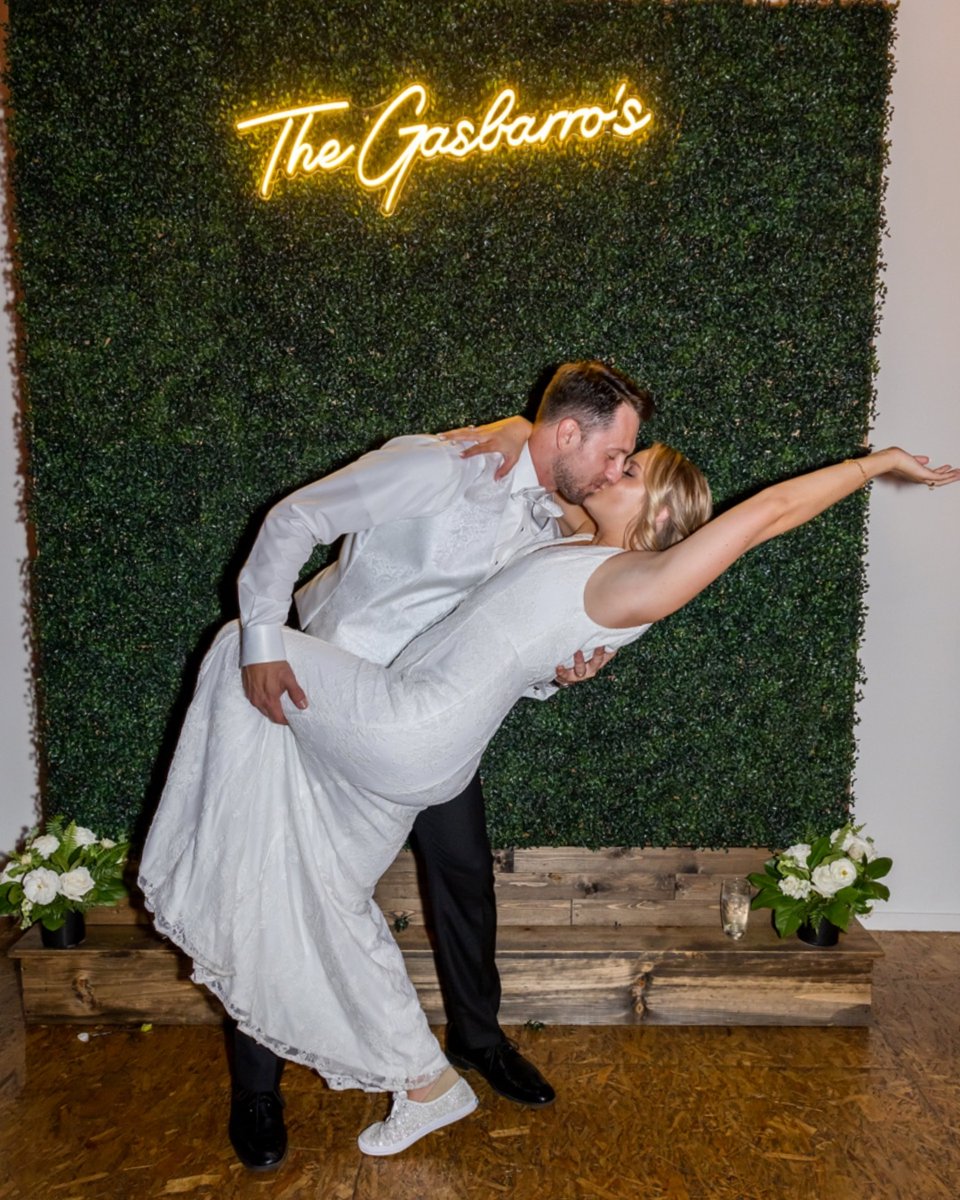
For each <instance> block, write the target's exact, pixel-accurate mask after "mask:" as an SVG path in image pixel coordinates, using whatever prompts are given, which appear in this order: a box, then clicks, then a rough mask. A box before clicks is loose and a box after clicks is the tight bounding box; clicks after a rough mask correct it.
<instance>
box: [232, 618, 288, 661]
mask: <svg viewBox="0 0 960 1200" xmlns="http://www.w3.org/2000/svg"><path fill="white" fill-rule="evenodd" d="M286 657H287V651H286V648H285V647H284V644H283V626H282V625H248V626H246V627H245V628H244V629H243V630H242V632H241V634H240V666H241V667H249V666H252V665H253V664H254V663H265V662H284V661H286Z"/></svg>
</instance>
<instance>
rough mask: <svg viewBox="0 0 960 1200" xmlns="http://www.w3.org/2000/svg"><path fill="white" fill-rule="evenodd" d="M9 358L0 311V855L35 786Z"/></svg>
mask: <svg viewBox="0 0 960 1200" xmlns="http://www.w3.org/2000/svg"><path fill="white" fill-rule="evenodd" d="M0 269H2V270H3V271H4V272H5V273H6V272H7V271H8V269H9V264H8V262H7V260H6V256H5V255H4V256H3V257H2V258H0ZM9 303H10V301H9V298H7V305H9ZM12 358H13V330H12V328H11V322H10V313H9V312H8V311H7V308H6V307H4V309H3V310H2V311H0V856H2V855H3V853H4V852H5V851H7V850H10V849H12V847H13V845H14V843H15V842H16V841H17V839H18V837H19V836H20V834H21V832H22V831H23V829H24V827H25V826H29V825H32V824H33V822H34V819H35V804H34V797H35V792H36V788H37V785H36V766H35V763H34V758H33V753H32V748H31V741H30V725H31V720H30V715H29V714H30V701H29V692H30V687H29V675H28V671H29V659H28V654H27V647H26V632H25V624H24V622H25V618H26V612H25V608H24V596H23V576H22V564H23V562H24V559H25V558H26V553H27V547H26V536H25V534H24V529H23V526H22V525H21V524H20V522H19V521H18V519H17V500H18V486H17V465H18V459H19V451H18V445H17V436H16V429H15V403H14V395H13V387H14V385H13V369H12V366H13V363H12Z"/></svg>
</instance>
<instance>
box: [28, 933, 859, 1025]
mask: <svg viewBox="0 0 960 1200" xmlns="http://www.w3.org/2000/svg"><path fill="white" fill-rule="evenodd" d="M397 940H398V942H399V944H400V946H401V948H402V950H403V953H404V958H405V961H406V964H407V969H408V970H409V972H410V976H411V978H412V979H413V982H414V984H415V985H416V987H417V991H418V993H419V995H420V999H421V1002H422V1003H423V1006H424V1009H425V1011H426V1013H427V1016H428V1017H429V1018H430V1020H431V1021H433V1022H438V1023H439V1022H442V1021H443V1006H442V1001H441V995H440V988H439V984H438V981H437V976H436V971H435V968H434V963H433V955H432V951H431V948H430V942H429V938H428V936H427V932H426V930H425V929H424V928H423V927H422V926H410V927H409V928H407V929H406V930H403V931H402V932H400V933H398V934H397ZM880 953H881V952H880V950H879V947H878V946H877V944H876V942H875V941H874V939H873V938H872V937H871V935H870V934H869V933H867V932H866V931H865V930H864V929H862V928H861V927H860V926H855V927H854V928H852V929H851V931H850V932H849V933H848V934H847V935H846V936H845V937H844V938H842V939H841V943H840V945H839V946H836V947H833V948H831V949H829V950H821V951H817V950H814V949H811V948H810V947H807V946H805V945H804V944H803V943H801V942H799V941H797V940H796V939H790V940H788V941H781V940H780V939H778V938H777V937H776V936H775V934H774V933H773V931H772V930H771V929H770V928H769V926H768V925H766V924H765V922H756V921H755V922H754V924H753V925H752V926H751V927H750V928H749V929H748V931H747V933H746V935H745V936H744V938H743V939H742V940H741V941H739V942H732V941H730V940H729V939H727V938H725V937H724V936H723V934H722V932H721V931H720V930H719V928H716V929H707V928H705V927H703V926H700V925H694V926H690V927H688V928H683V927H677V926H664V927H656V926H629V927H621V928H619V929H617V928H603V929H601V928H598V927H582V926H581V927H567V928H563V927H557V926H550V925H541V926H508V927H507V928H505V929H503V930H502V931H501V935H500V938H499V942H498V956H497V957H498V964H499V967H500V972H501V977H502V980H503V993H504V995H503V1004H502V1008H501V1014H500V1017H501V1021H502V1022H503V1023H504V1024H507V1025H514V1024H523V1023H524V1022H526V1021H543V1022H545V1023H550V1024H566V1025H579V1024H590V1025H608V1024H650V1025H676V1024H686V1025H861V1024H865V1023H867V1021H868V1020H869V1014H870V1002H871V971H872V966H873V962H874V960H875V959H876V958H877V957H878V956H879V955H880ZM12 955H13V957H15V958H16V959H17V961H18V962H19V965H20V971H21V982H22V990H23V1003H24V1011H25V1014H26V1018H27V1020H28V1021H30V1022H57V1021H74V1022H77V1021H79V1022H86V1023H91V1022H96V1023H114V1024H126V1023H139V1022H141V1021H152V1022H155V1023H159V1024H204V1023H210V1022H216V1021H218V1020H220V1019H221V1017H222V1012H221V1010H220V1008H219V1006H218V1005H217V1003H216V1001H214V1000H213V998H212V997H210V996H209V994H208V993H207V992H206V991H205V990H204V989H202V988H198V987H196V986H195V985H194V984H193V983H191V982H190V978H189V976H190V963H189V960H188V959H187V958H186V957H185V956H184V955H183V954H181V953H180V951H178V950H177V949H176V948H174V947H173V946H171V945H170V943H168V942H166V941H164V940H163V939H162V938H160V937H159V936H158V935H157V934H155V933H154V932H153V931H152V930H150V929H148V928H146V927H144V926H137V925H120V924H103V925H98V924H91V925H89V926H88V934H87V939H86V941H85V943H84V944H83V945H82V946H80V947H78V948H77V949H74V950H69V951H65V950H48V949H46V948H45V947H43V945H42V944H41V942H40V935H39V931H38V930H37V929H35V928H34V929H31V930H29V931H28V932H27V933H26V934H25V935H24V937H23V938H22V939H21V941H20V942H19V943H18V944H17V945H16V946H15V947H14V949H13V951H12Z"/></svg>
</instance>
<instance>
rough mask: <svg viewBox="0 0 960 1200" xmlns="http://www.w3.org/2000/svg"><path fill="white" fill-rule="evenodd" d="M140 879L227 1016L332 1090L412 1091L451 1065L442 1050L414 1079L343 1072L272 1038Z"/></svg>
mask: <svg viewBox="0 0 960 1200" xmlns="http://www.w3.org/2000/svg"><path fill="white" fill-rule="evenodd" d="M137 882H138V885H139V887H140V890H141V891H142V892H143V898H144V902H145V903H146V906H147V908H148V909H149V910H150V912H151V913H152V915H153V924H154V927H155V928H156V930H157V932H158V933H159V934H161V935H162V936H163V937H165V938H168V939H169V940H170V941H171V942H174V943H176V945H178V946H179V947H180V949H181V950H182V951H183V952H184V953H185V954H186V955H188V956H189V957H190V958H191V959H193V973H192V974H191V976H190V978H191V979H192V980H193V982H194V983H199V984H202V985H203V986H204V987H205V988H207V989H208V991H211V992H212V993H213V994H214V995H215V996H216V997H217V999H218V1000H219V1001H220V1003H221V1004H222V1005H223V1007H224V1008H225V1009H226V1011H227V1013H228V1015H229V1016H230V1017H232V1018H233V1020H234V1021H236V1023H237V1028H238V1029H239V1030H240V1031H241V1032H242V1033H245V1034H247V1036H248V1037H251V1038H253V1040H254V1041H255V1042H257V1043H258V1044H259V1045H261V1046H266V1047H267V1049H268V1050H272V1051H273V1053H274V1054H276V1055H278V1056H279V1057H280V1058H285V1059H288V1060H289V1061H290V1062H295V1063H300V1064H301V1066H304V1067H310V1068H311V1070H314V1071H316V1072H317V1074H318V1075H320V1076H321V1077H322V1079H323V1080H324V1082H325V1083H326V1085H327V1086H328V1087H329V1088H330V1089H331V1090H332V1091H335V1092H343V1091H347V1090H349V1089H352V1088H359V1089H360V1090H361V1091H364V1092H399V1091H411V1090H413V1089H414V1088H419V1087H424V1086H425V1085H426V1084H428V1083H430V1082H432V1080H434V1079H436V1078H437V1076H438V1075H440V1074H441V1073H442V1072H443V1070H444V1069H445V1068H446V1067H448V1066H449V1065H450V1064H449V1061H448V1060H447V1058H446V1056H445V1055H444V1054H443V1052H442V1051H441V1052H440V1054H439V1056H438V1057H437V1059H436V1061H435V1062H434V1063H432V1064H431V1065H430V1068H429V1069H428V1070H427V1071H425V1072H424V1073H423V1074H422V1075H417V1076H415V1077H413V1078H412V1079H411V1078H407V1079H400V1078H395V1077H391V1076H387V1075H362V1076H361V1075H351V1074H348V1073H346V1072H345V1071H344V1069H343V1064H342V1063H335V1062H334V1061H333V1060H331V1059H328V1058H325V1057H324V1056H323V1055H322V1054H315V1053H314V1052H313V1051H312V1050H301V1049H300V1048H299V1047H298V1046H292V1045H290V1044H289V1043H288V1042H285V1041H281V1040H280V1039H278V1038H275V1037H271V1036H270V1034H268V1033H267V1032H266V1031H265V1030H264V1029H262V1028H261V1027H260V1026H259V1025H258V1024H256V1022H254V1021H251V1020H250V1015H249V1013H246V1012H244V1010H243V1009H242V1008H240V1007H239V1006H238V1005H236V1004H234V1003H233V1001H232V1000H231V999H230V997H229V996H228V995H227V994H226V990H225V986H224V981H223V979H222V978H221V976H223V975H224V974H225V972H220V973H219V974H218V972H217V971H216V970H215V969H214V968H213V967H210V966H204V965H203V963H202V962H201V961H200V959H201V956H200V952H199V950H197V948H196V947H195V946H193V945H192V943H191V941H190V938H189V936H188V935H187V932H186V930H185V929H184V927H183V925H182V924H179V923H171V922H169V921H167V920H166V919H165V918H164V916H163V914H162V913H161V912H160V911H159V910H158V909H157V907H156V903H155V900H154V888H153V887H152V886H151V885H150V884H149V883H148V882H147V881H146V880H145V879H143V878H141V879H139V880H138V881H137Z"/></svg>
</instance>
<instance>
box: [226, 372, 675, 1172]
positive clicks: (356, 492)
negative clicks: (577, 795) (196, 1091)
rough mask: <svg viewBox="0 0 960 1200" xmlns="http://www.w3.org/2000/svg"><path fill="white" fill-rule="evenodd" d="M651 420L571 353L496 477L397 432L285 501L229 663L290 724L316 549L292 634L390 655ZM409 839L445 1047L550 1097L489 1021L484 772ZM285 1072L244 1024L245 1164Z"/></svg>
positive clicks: (642, 397) (545, 525)
mask: <svg viewBox="0 0 960 1200" xmlns="http://www.w3.org/2000/svg"><path fill="white" fill-rule="evenodd" d="M652 415H653V402H652V399H651V397H650V395H649V393H648V392H646V391H644V390H643V389H641V388H639V387H637V385H636V384H635V383H633V382H632V380H630V379H628V378H627V376H626V375H624V374H623V373H622V372H620V371H618V370H616V369H615V368H613V367H609V366H606V365H605V364H604V363H601V362H598V361H594V360H591V361H586V362H576V363H566V364H564V365H563V366H561V367H560V368H558V370H557V371H556V373H555V374H554V376H553V378H552V379H551V381H550V383H549V385H548V386H547V388H546V391H545V392H544V395H543V400H542V402H541V404H540V408H539V410H538V413H537V417H536V420H535V422H534V425H533V429H532V432H531V434H530V439H529V441H528V443H527V445H526V447H525V448H524V450H523V451H522V453H521V455H520V459H519V461H518V462H517V464H516V466H515V467H514V468H513V470H512V471H511V472H510V473H509V475H508V476H507V477H506V478H505V479H503V480H501V481H497V480H495V479H494V474H495V472H496V469H497V464H496V462H495V461H492V460H491V458H490V457H489V456H477V457H473V458H468V459H464V458H462V457H461V456H460V451H459V447H458V446H456V445H454V444H452V443H450V442H444V441H442V440H440V439H438V438H434V437H427V436H413V437H401V438H395V439H394V440H393V441H391V442H388V443H387V444H386V445H385V446H384V447H383V448H382V449H380V450H375V451H373V452H371V453H369V454H365V455H363V456H362V457H361V458H360V459H358V460H357V461H356V462H355V463H352V464H351V465H350V466H348V467H345V468H344V469H343V470H340V471H335V472H334V473H333V474H331V475H328V476H326V477H325V478H323V479H321V480H319V481H318V482H316V483H313V484H310V485H308V486H307V487H305V488H302V489H300V491H298V492H295V493H293V495H291V496H288V497H287V498H286V499H285V500H283V501H281V502H280V503H279V504H278V505H276V506H275V507H274V508H273V509H272V510H271V511H270V513H269V514H268V515H267V518H266V520H265V522H264V524H263V526H262V528H261V530H260V532H259V534H258V536H257V540H256V543H255V544H254V547H253V550H252V551H251V554H250V557H249V558H248V560H247V562H246V564H245V565H244V567H243V570H242V571H241V573H240V577H239V599H240V620H241V625H242V629H243V636H242V652H241V660H240V661H241V665H242V669H243V684H244V689H245V691H246V695H247V697H248V699H249V700H250V702H251V704H253V705H254V706H255V707H256V708H258V709H259V710H260V712H262V713H263V714H264V716H265V717H267V718H269V719H270V720H271V721H275V722H278V723H280V724H285V723H286V720H285V718H284V715H283V710H282V707H281V699H282V698H283V697H287V699H288V701H289V702H292V703H293V704H295V705H297V707H299V708H306V707H308V705H309V703H310V697H309V696H307V695H305V694H304V692H303V690H302V689H301V687H300V685H299V684H298V683H297V680H296V678H295V677H294V674H293V671H292V670H291V668H290V665H289V664H288V663H287V662H286V661H285V660H284V657H283V653H284V652H283V641H282V636H281V629H282V627H283V624H284V622H285V620H286V617H287V613H288V610H289V605H290V594H291V591H292V589H293V586H294V583H295V582H296V579H297V576H298V575H299V573H300V571H301V569H302V567H303V564H304V563H305V562H306V561H307V559H308V558H309V557H310V554H311V553H312V551H313V549H314V547H315V546H316V545H317V544H329V543H331V542H333V541H334V540H336V539H337V538H338V537H340V536H342V535H346V536H345V538H344V542H343V546H342V548H341V551H340V554H339V557H338V559H337V561H336V562H335V563H333V564H332V565H330V566H328V567H327V568H326V569H325V570H323V571H321V572H320V573H319V574H318V575H316V576H315V577H314V578H313V579H311V580H310V581H309V582H308V583H307V584H306V585H305V586H304V587H303V588H301V589H300V590H299V591H298V592H297V594H296V604H297V611H298V615H299V618H300V624H301V628H302V629H304V630H305V631H306V632H307V633H310V634H313V635H314V636H316V637H321V638H324V639H325V640H326V641H330V642H333V643H334V644H335V645H337V646H341V647H343V648H344V649H346V650H349V651H352V652H353V653H355V654H359V655H361V656H362V657H364V658H368V659H371V660H373V661H375V662H378V663H389V662H391V661H392V660H393V659H394V658H395V657H396V656H397V655H398V654H399V653H400V651H401V650H402V649H403V648H404V646H406V644H407V643H408V642H409V641H410V640H411V639H412V638H413V637H415V636H416V635H417V634H418V633H420V632H422V631H423V630H424V629H426V628H427V627H428V626H430V625H432V624H433V623H434V622H435V621H437V620H439V619H440V618H441V617H443V616H445V615H446V614H447V613H448V612H450V611H451V610H452V609H453V608H455V607H456V605H457V604H458V603H459V602H460V601H461V600H462V599H463V597H464V596H465V595H466V594H467V593H468V592H469V591H471V590H472V589H473V588H474V587H476V586H477V585H478V584H479V583H481V582H482V581H483V580H484V579H485V578H487V577H488V576H489V575H490V574H492V573H493V572H494V571H496V570H498V569H499V568H500V567H501V566H503V564H504V563H505V562H507V561H508V560H509V559H510V558H511V557H512V556H513V555H514V554H515V553H516V552H517V551H518V550H520V549H522V548H523V547H525V546H528V545H531V544H532V543H535V542H538V541H547V540H550V539H552V538H555V537H557V536H558V533H559V529H558V526H557V524H556V520H555V518H556V517H557V516H559V515H560V509H559V507H558V506H557V505H556V504H555V503H554V502H553V501H552V500H551V499H550V497H549V493H551V492H558V493H559V494H560V495H561V496H562V497H563V498H564V499H566V500H567V501H569V502H570V503H573V504H579V503H580V501H581V500H583V499H584V497H586V496H589V495H590V494H592V493H593V492H595V491H597V490H599V489H600V488H602V487H606V486H607V484H609V483H613V482H615V481H616V480H617V479H619V478H620V476H621V474H622V473H623V466H624V461H625V459H626V458H627V456H628V455H629V454H631V453H632V451H633V449H634V445H635V442H636V438H637V432H638V429H639V425H640V422H641V421H642V420H647V419H648V418H649V417H650V416H652ZM603 661H604V660H603V656H602V654H601V655H600V656H599V657H598V658H597V661H593V660H591V662H590V663H589V664H584V663H583V661H582V656H581V657H580V658H579V660H578V662H577V665H576V671H575V672H574V671H573V670H572V669H570V668H567V669H564V668H558V678H559V679H560V680H561V681H562V682H567V681H572V680H573V679H574V678H575V677H576V678H585V677H588V676H589V675H592V674H595V672H596V670H597V669H598V667H599V666H600V665H602V662H603ZM551 693H552V688H549V687H548V688H545V689H540V690H539V694H540V695H541V696H546V695H549V694H551ZM414 835H415V842H416V848H417V850H418V853H419V857H420V859H421V865H422V867H423V870H424V874H425V877H426V881H427V887H428V893H429V903H430V906H431V917H432V922H431V924H432V927H433V931H434V936H435V950H436V958H437V968H438V973H439V976H440V980H441V984H442V987H443V993H444V1001H445V1006H446V1010H447V1018H448V1026H447V1039H446V1050H447V1056H448V1057H449V1059H450V1061H451V1062H452V1063H453V1064H454V1065H455V1066H458V1067H461V1068H464V1069H471V1068H472V1069H475V1070H477V1071H479V1072H480V1074H482V1075H483V1076H484V1077H485V1078H486V1080H487V1081H488V1083H489V1084H490V1086H491V1087H492V1088H493V1089H494V1090H495V1091H496V1092H498V1093H499V1094H500V1095H502V1096H506V1097H507V1098H508V1099H510V1100H514V1101H516V1102H517V1103H519V1104H526V1105H533V1106H538V1105H543V1104H549V1103H550V1102H551V1101H552V1100H553V1099H554V1091H553V1089H552V1088H551V1086H550V1085H549V1083H547V1081H546V1080H545V1079H544V1078H543V1077H542V1076H541V1074H540V1073H539V1071H537V1069H536V1067H534V1066H533V1064H532V1063H529V1062H528V1061H527V1060H526V1059H525V1058H523V1056H522V1055H521V1054H520V1053H519V1052H518V1051H517V1050H516V1048H515V1047H514V1046H513V1044H512V1043H511V1042H509V1041H508V1040H507V1039H506V1038H505V1037H504V1035H503V1032H502V1031H501V1029H500V1025H499V1023H498V1020H497V1013H498V1010H499V1007H500V977H499V974H498V972H497V967H496V958H495V953H496V903H495V898H494V886H493V869H492V855H491V851H490V843H489V840H488V838H487V831H486V823H485V816H484V803H483V793H482V791H481V788H480V779H479V776H476V777H475V778H474V779H473V780H472V781H471V783H470V784H469V785H468V787H467V788H466V790H465V791H464V792H463V793H462V794H461V795H459V796H457V797H454V798H452V799H451V800H450V802H449V803H447V804H442V805H438V806H436V807H433V808H428V809H425V810H424V811H423V812H421V813H420V814H419V816H418V817H417V820H416V823H415V825H414ZM317 1017H318V1020H322V1019H323V1014H322V1013H318V1014H317ZM282 1068H283V1060H282V1059H280V1058H278V1057H276V1056H275V1055H274V1054H272V1053H271V1052H270V1051H269V1050H267V1049H266V1048H265V1047H262V1046H260V1045H258V1044H257V1043H256V1042H254V1041H253V1040H252V1039H251V1038H249V1037H247V1036H246V1035H245V1034H242V1033H240V1032H239V1031H238V1032H237V1034H236V1038H235V1047H234V1068H233V1099H232V1103H231V1111H230V1140H231V1141H232V1143H233V1146H234V1149H235V1150H236V1152H237V1155H238V1157H239V1158H240V1160H241V1162H243V1163H244V1164H245V1165H246V1166H248V1167H251V1168H254V1169H259V1170H269V1169H271V1168H272V1167H276V1166H279V1164H280V1162H281V1161H282V1159H283V1157H284V1154H285V1152H286V1132H285V1129H284V1125H283V1116H282V1101H281V1100H280V1096H279V1092H278V1088H279V1082H280V1074H281V1071H282Z"/></svg>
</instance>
